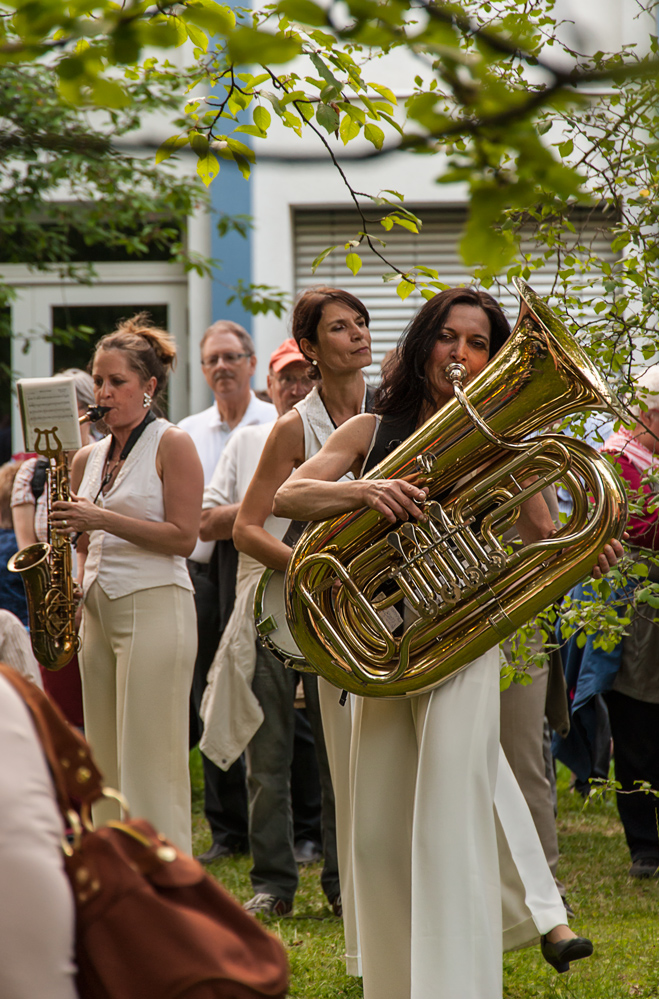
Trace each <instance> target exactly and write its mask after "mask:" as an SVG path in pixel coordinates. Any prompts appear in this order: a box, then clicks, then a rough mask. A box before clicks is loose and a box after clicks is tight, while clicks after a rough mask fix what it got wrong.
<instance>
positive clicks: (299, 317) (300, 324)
mask: <svg viewBox="0 0 659 999" xmlns="http://www.w3.org/2000/svg"><path fill="white" fill-rule="evenodd" d="M328 302H340V303H341V304H342V305H347V306H348V308H349V309H352V310H353V312H356V313H357V314H358V315H360V316H361V317H362V319H363V320H364V322H365V323H366V325H367V326H369V325H370V322H371V317H370V316H369V314H368V309H367V308H366V306H365V305H364V303H363V302H360V301H359V299H358V298H355V296H354V295H351V294H350V292H349V291H344V290H343V289H342V288H329V287H327V286H325V285H319V286H318V287H316V288H307V290H306V291H303V292H302V294H301V295H300V297H299V298H298V300H297V302H296V303H295V308H294V309H293V318H292V320H291V334H292V335H293V336H294V337H295V342H296V343H297V345H298V347H299V348H300V351H301V352H302V353H303V354H304V351H303V350H302V347H301V345H300V344H301V341H302V340H308V341H309V342H310V343H316V342H317V340H318V323H319V322H320V318H321V316H322V314H323V309H324V308H325V306H326V305H327V304H328ZM305 356H306V355H305ZM311 376H312V377H313V378H320V373H319V372H318V370H317V368H315V367H314V366H312V371H311Z"/></svg>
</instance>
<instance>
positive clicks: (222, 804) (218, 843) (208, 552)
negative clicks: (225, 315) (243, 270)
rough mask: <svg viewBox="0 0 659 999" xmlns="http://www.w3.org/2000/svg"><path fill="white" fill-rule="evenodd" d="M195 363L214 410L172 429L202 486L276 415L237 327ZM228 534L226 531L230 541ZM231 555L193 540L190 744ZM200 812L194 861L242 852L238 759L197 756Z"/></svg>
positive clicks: (231, 575) (215, 328) (230, 585)
mask: <svg viewBox="0 0 659 999" xmlns="http://www.w3.org/2000/svg"><path fill="white" fill-rule="evenodd" d="M200 347H201V366H202V369H203V372H204V377H205V378H206V381H207V382H208V386H209V388H210V390H211V392H212V393H213V395H214V397H215V401H214V402H213V405H212V406H210V407H209V408H208V409H205V410H203V411H202V412H201V413H196V414H195V415H193V416H187V417H186V418H185V419H184V420H181V422H180V423H179V426H180V427H182V428H183V429H184V430H186V431H187V432H188V433H189V434H190V436H191V437H192V439H193V441H194V442H195V445H196V447H197V451H198V452H199V457H200V459H201V464H202V466H203V469H204V484H205V485H208V483H209V482H210V479H211V476H212V474H213V472H214V471H215V466H216V465H217V463H218V461H219V460H220V457H221V455H222V452H223V451H224V448H225V446H226V443H227V441H228V440H229V439H230V437H231V435H232V434H233V433H234V431H235V430H237V429H238V427H246V426H251V425H254V424H260V423H271V422H272V420H274V419H276V416H277V411H276V409H275V407H274V406H272V405H271V404H270V403H268V402H262V401H261V400H260V399H257V397H256V396H255V394H254V392H253V391H252V390H251V388H250V379H251V377H252V375H253V374H254V369H255V368H256V354H255V352H254V342H253V340H252V338H251V336H250V335H249V333H248V332H247V330H245V329H243V327H242V326H239V325H238V323H234V322H231V321H229V320H219V321H218V322H216V323H213V325H212V326H209V328H208V329H207V330H206V332H205V333H204V335H203V337H202V338H201V344H200ZM230 537H231V535H230V534H229V539H230ZM236 563H237V555H236V551H235V549H234V547H233V543H232V542H231V540H226V541H220V542H218V543H217V545H216V543H215V542H212V541H211V542H202V541H198V542H197V546H196V548H195V550H194V551H193V553H192V555H191V557H190V559H189V560H188V569H189V571H190V578H191V579H192V583H193V585H194V588H195V604H196V607H197V631H198V638H199V648H198V652H197V660H196V663H195V672H194V678H193V681H192V690H191V694H190V745H191V746H196V745H197V743H198V742H199V739H200V737H201V732H202V723H201V721H200V718H199V706H200V704H201V698H202V696H203V693H204V688H205V686H206V675H207V673H208V670H209V668H210V665H211V663H212V661H213V656H214V655H215V651H216V649H217V646H218V645H219V642H220V638H221V636H222V631H223V630H224V626H225V625H226V622H227V620H228V618H229V616H230V614H231V610H232V607H233V599H234V592H235V576H236ZM202 760H203V765H204V811H205V813H206V818H207V820H208V824H209V826H210V829H211V834H212V837H213V842H212V844H211V846H210V849H208V850H207V851H206V852H205V853H203V854H202V855H201V856H200V857H199V858H198V859H199V860H201V861H202V863H211V862H212V861H213V860H217V859H218V858H220V857H225V856H229V855H230V854H232V853H246V852H247V846H248V843H247V801H246V792H245V767H244V763H243V761H242V759H238V760H237V761H236V762H235V763H234V765H233V766H232V767H231V768H230V769H229V770H228V771H227V772H226V773H225V772H224V771H223V770H220V769H219V768H218V767H216V766H215V765H214V764H213V763H211V761H210V760H209V759H207V757H205V756H203V754H202Z"/></svg>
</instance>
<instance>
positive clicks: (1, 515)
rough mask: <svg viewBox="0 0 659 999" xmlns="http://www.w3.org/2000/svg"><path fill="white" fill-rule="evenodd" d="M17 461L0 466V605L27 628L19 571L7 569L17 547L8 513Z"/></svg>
mask: <svg viewBox="0 0 659 999" xmlns="http://www.w3.org/2000/svg"><path fill="white" fill-rule="evenodd" d="M19 468H20V462H16V461H8V462H7V463H6V464H5V465H2V466H0V607H2V608H3V609H4V610H8V611H11V613H12V614H15V615H16V617H18V618H19V619H20V621H21V623H22V624H23V626H24V627H26V628H27V625H28V614H27V599H26V597H25V589H24V587H23V580H22V579H21V577H20V575H19V574H18V573H15V572H10V571H9V569H8V568H7V562H8V561H9V559H10V558H11V557H12V555H15V554H16V552H17V551H18V542H17V540H16V534H15V532H14V523H13V520H12V516H11V491H12V488H13V485H14V479H15V478H16V473H17V472H18V469H19Z"/></svg>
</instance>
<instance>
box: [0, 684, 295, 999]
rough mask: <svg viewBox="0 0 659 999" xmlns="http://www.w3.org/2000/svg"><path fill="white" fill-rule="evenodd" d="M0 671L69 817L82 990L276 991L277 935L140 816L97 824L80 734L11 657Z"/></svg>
mask: <svg viewBox="0 0 659 999" xmlns="http://www.w3.org/2000/svg"><path fill="white" fill-rule="evenodd" d="M0 672H1V673H2V675H3V676H4V677H6V679H7V680H8V681H9V682H10V683H11V684H12V686H13V687H14V688H15V689H16V690H17V691H18V693H19V694H20V695H21V696H22V697H23V699H24V701H25V703H26V704H27V707H28V708H29V710H30V713H31V715H32V718H33V720H34V724H35V728H36V730H37V733H38V735H39V738H40V739H41V742H42V745H43V748H44V753H45V755H46V759H47V761H48V764H49V766H50V769H51V772H52V775H53V783H54V785H55V792H56V795H57V800H58V804H59V807H60V809H61V811H62V814H63V815H64V817H65V821H66V822H67V823H69V824H71V825H72V826H73V829H74V843H73V845H72V846H70V847H69V848H68V849H65V857H64V865H65V868H66V871H67V874H68V876H69V879H70V881H71V887H72V889H73V894H74V896H75V903H76V920H77V922H76V927H77V928H76V960H77V964H78V977H77V987H78V991H79V994H80V997H81V999H265V997H268V999H277V997H281V996H284V995H285V994H286V990H287V984H288V970H287V961H286V954H285V951H284V948H283V946H282V945H281V943H280V941H279V940H278V939H277V938H276V937H274V936H273V935H272V934H270V933H267V932H266V931H265V930H264V929H263V927H262V926H261V925H260V923H258V922H257V920H256V919H254V918H253V917H252V916H250V915H249V914H248V913H246V912H245V911H244V910H243V909H242V908H241V907H240V905H238V903H237V902H235V901H234V899H233V898H231V896H230V895H229V894H228V893H227V892H226V891H225V890H224V889H223V888H221V887H220V885H218V884H217V882H216V881H214V880H213V879H212V878H211V877H209V876H208V875H207V874H206V872H205V871H204V869H203V868H202V867H201V865H200V864H199V863H198V862H197V861H196V860H194V859H193V858H192V857H189V856H187V855H186V854H184V853H181V852H180V851H179V850H178V849H177V848H176V847H175V846H174V845H173V844H172V843H170V842H169V840H167V839H166V838H165V837H164V836H163V835H162V834H161V833H158V832H157V831H156V830H155V829H154V828H153V826H152V825H150V824H149V823H148V822H147V821H146V820H144V819H128V820H126V821H124V822H110V823H108V825H106V826H103V827H102V828H99V829H93V827H92V826H91V823H90V822H89V820H88V818H87V816H88V815H89V808H90V806H91V804H92V802H94V801H97V800H98V799H99V798H101V797H103V795H104V793H105V792H104V789H103V782H102V777H101V774H100V772H99V770H98V768H97V766H96V764H95V763H94V760H93V758H92V756H91V752H90V749H89V746H88V744H87V743H86V742H85V740H84V739H83V737H82V736H81V735H80V734H79V733H78V732H76V731H75V730H74V729H72V728H71V727H70V726H69V725H68V723H67V722H66V721H65V720H64V717H63V716H62V715H61V714H60V712H59V710H58V709H57V708H56V706H55V705H53V704H52V703H51V702H50V701H49V700H48V698H47V697H46V696H45V694H43V693H42V691H40V690H39V688H38V687H36V686H35V685H34V684H33V683H31V682H30V681H29V680H26V679H25V678H24V677H22V676H21V675H20V674H18V673H16V672H15V670H12V669H10V668H9V667H6V666H2V665H0ZM110 793H112V792H110ZM76 805H81V806H82V808H81V814H82V816H83V819H84V820H85V821H84V822H83V823H81V822H80V821H79V820H78V818H77V813H76V812H74V811H73V809H74V807H75V806H76Z"/></svg>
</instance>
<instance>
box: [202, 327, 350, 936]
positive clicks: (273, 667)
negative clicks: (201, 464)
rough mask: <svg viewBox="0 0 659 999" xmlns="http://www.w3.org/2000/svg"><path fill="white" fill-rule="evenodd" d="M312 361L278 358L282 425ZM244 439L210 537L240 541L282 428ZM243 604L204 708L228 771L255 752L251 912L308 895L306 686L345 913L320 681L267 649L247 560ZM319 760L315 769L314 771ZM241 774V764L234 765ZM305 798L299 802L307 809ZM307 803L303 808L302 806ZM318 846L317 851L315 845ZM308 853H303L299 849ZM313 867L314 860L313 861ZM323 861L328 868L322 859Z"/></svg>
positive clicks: (328, 850)
mask: <svg viewBox="0 0 659 999" xmlns="http://www.w3.org/2000/svg"><path fill="white" fill-rule="evenodd" d="M313 384H314V382H313V381H312V380H311V379H310V378H309V362H308V361H307V360H306V358H305V357H304V356H303V355H302V354H301V353H300V349H299V347H298V345H297V344H296V342H295V340H293V339H289V340H285V341H284V343H282V344H281V345H280V346H279V347H278V348H277V349H276V350H275V351H274V352H273V354H272V356H271V358H270V369H269V372H268V392H269V393H270V396H271V398H272V401H273V402H274V404H275V406H276V407H277V412H278V413H279V415H280V416H282V415H283V414H284V413H288V412H289V411H290V410H291V409H292V408H293V406H294V405H295V404H296V403H298V402H300V401H301V400H302V399H304V397H305V396H306V395H307V394H308V393H309V392H310V391H311V389H312V387H313ZM273 425H274V424H271V425H270V426H261V427H249V428H246V429H244V430H240V431H238V433H236V435H235V437H234V438H233V440H232V441H231V442H230V444H229V445H228V446H227V448H226V450H225V451H224V454H223V455H222V458H221V459H220V463H219V465H218V466H217V468H216V470H215V473H214V475H213V477H212V479H211V482H210V485H208V486H207V487H206V489H205V490H204V503H203V507H204V508H203V510H202V515H201V528H200V534H201V537H202V538H214V539H222V538H226V537H230V535H231V530H232V528H233V523H234V520H235V519H236V515H237V513H238V509H239V506H240V503H241V501H242V499H243V497H244V495H245V493H246V492H247V489H248V487H249V485H250V482H251V481H252V476H253V475H254V472H255V471H256V468H257V466H258V464H259V461H260V458H261V454H262V451H263V448H264V447H265V443H266V440H267V438H268V436H269V433H270V431H271V429H272V426H273ZM288 527H289V521H288V520H282V519H281V518H280V517H274V516H272V515H270V516H269V517H268V519H267V520H266V522H265V524H264V525H263V530H265V531H266V532H267V534H268V535H271V536H272V537H273V538H276V539H277V541H281V540H282V538H283V537H284V534H285V533H286V531H287V529H288ZM239 559H240V561H239V567H238V584H237V589H236V603H235V607H234V611H233V614H232V615H231V618H230V621H229V623H228V624H227V627H226V630H225V632H224V635H223V637H222V641H221V644H220V647H219V650H218V653H217V655H216V657H215V661H214V662H213V668H212V670H211V672H210V674H209V684H208V687H207V690H206V694H205V697H204V701H203V704H202V715H203V718H204V722H205V725H204V733H203V739H202V746H203V747H204V750H205V751H206V752H207V753H208V754H209V756H210V757H211V758H212V759H213V760H215V761H216V762H217V764H218V765H219V766H221V767H228V766H230V765H231V763H232V761H234V760H236V759H238V758H239V757H240V754H241V753H242V752H245V756H246V759H247V776H248V788H249V808H250V821H249V842H250V848H251V854H252V859H253V861H254V864H253V867H252V870H251V872H250V877H251V880H252V887H253V890H254V897H253V898H252V899H251V900H250V901H249V902H248V903H247V904H246V906H245V908H246V909H247V911H248V912H251V913H253V914H255V915H256V914H259V913H260V914H261V915H265V916H286V915H289V914H290V913H291V912H292V909H293V897H294V895H295V892H296V890H297V886H298V880H299V876H298V866H297V865H298V862H304V858H303V857H302V856H301V855H300V852H299V846H300V844H299V843H297V842H296V835H295V834H296V830H295V819H296V818H297V814H296V813H297V809H296V808H294V806H293V796H294V791H295V787H294V781H293V778H292V774H291V765H292V763H293V760H294V755H295V753H297V752H298V750H299V746H298V744H296V739H295V735H296V727H297V721H298V714H297V712H296V710H295V696H296V689H297V687H298V681H299V680H300V679H301V680H302V685H303V689H304V696H305V706H306V717H307V721H308V723H309V724H310V725H311V729H312V730H313V740H314V743H315V755H316V757H317V767H318V772H319V777H320V787H321V829H322V848H323V855H324V864H323V871H322V874H321V884H322V886H323V889H324V891H325V894H326V896H327V898H328V901H329V902H330V905H331V906H332V908H333V910H334V912H335V913H336V914H339V913H340V897H341V886H340V884H339V870H338V861H337V855H336V820H335V813H334V791H333V789H332V778H331V776H330V770H329V762H328V759H327V750H326V748H325V739H324V735H323V726H322V720H321V717H320V705H319V703H318V678H317V677H316V676H312V675H310V674H308V673H301V674H298V673H296V672H294V671H293V670H291V669H287V668H286V667H285V666H283V665H282V664H281V663H280V662H279V661H278V660H277V659H275V657H274V656H273V655H272V654H271V653H270V652H268V651H267V650H265V649H263V648H261V645H260V642H259V641H258V640H257V639H256V631H255V627H254V613H253V607H254V594H255V590H256V587H257V584H258V581H259V579H260V577H261V575H262V573H263V566H262V565H261V564H260V563H258V562H257V561H255V560H254V559H252V558H250V557H249V556H248V555H245V554H244V553H243V554H241V555H240V556H239ZM314 763H316V760H312V761H309V760H308V759H307V760H306V767H305V769H306V770H309V769H310V764H311V765H312V766H313V764H314ZM234 765H235V764H234ZM304 797H305V791H304V790H302V794H301V795H300V796H298V801H299V800H300V798H301V799H302V803H303V804H304V805H306V804H308V802H305V801H304ZM296 804H297V802H296ZM309 845H313V844H311V843H310V844H309ZM296 848H298V849H296ZM308 859H311V858H308ZM315 859H318V858H317V857H316V858H315Z"/></svg>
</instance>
